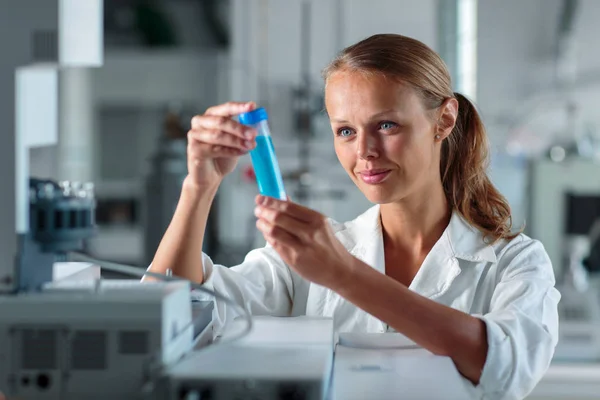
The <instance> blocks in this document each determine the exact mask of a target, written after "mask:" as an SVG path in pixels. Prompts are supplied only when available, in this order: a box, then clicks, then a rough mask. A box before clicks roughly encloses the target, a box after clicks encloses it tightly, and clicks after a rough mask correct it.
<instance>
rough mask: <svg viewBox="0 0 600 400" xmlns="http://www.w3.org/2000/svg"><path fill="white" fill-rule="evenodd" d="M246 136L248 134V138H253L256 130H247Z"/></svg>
mask: <svg viewBox="0 0 600 400" xmlns="http://www.w3.org/2000/svg"><path fill="white" fill-rule="evenodd" d="M244 136H246V138H248V139H252V138H253V137H254V130H253V129H248V130H246V133H244Z"/></svg>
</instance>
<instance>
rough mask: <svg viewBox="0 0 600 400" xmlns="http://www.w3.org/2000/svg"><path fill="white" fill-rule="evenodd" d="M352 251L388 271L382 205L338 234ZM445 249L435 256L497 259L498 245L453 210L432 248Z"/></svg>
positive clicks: (438, 250)
mask: <svg viewBox="0 0 600 400" xmlns="http://www.w3.org/2000/svg"><path fill="white" fill-rule="evenodd" d="M337 236H338V239H340V241H341V242H342V244H344V246H345V247H346V248H347V249H350V253H351V254H352V255H354V256H356V257H358V258H360V259H361V260H363V261H364V262H366V263H367V264H369V265H371V266H372V267H373V268H375V269H377V270H378V271H380V272H381V273H384V274H385V254H384V247H383V234H382V230H381V218H380V208H379V205H376V206H374V207H371V208H370V209H369V210H367V211H366V212H365V213H363V214H362V215H360V216H359V217H357V218H356V219H355V220H353V221H351V222H349V223H347V224H345V226H344V229H342V230H340V231H339V232H338V234H337ZM433 251H435V252H436V253H438V252H441V253H442V254H437V255H436V257H435V258H439V259H440V260H442V259H446V260H447V259H448V258H453V259H461V260H465V261H471V262H481V261H487V262H496V261H497V258H496V253H495V251H494V248H493V247H492V246H490V245H488V244H487V243H485V241H484V237H483V234H482V233H481V232H480V231H479V230H478V229H476V228H474V227H472V226H471V225H470V224H469V223H468V222H466V221H465V220H464V219H463V217H462V216H461V215H460V214H459V213H458V212H457V211H453V212H452V216H451V218H450V223H449V224H448V227H447V228H446V230H445V231H444V233H443V234H442V237H441V238H440V240H439V241H438V243H437V244H436V246H434V248H433V249H432V252H433Z"/></svg>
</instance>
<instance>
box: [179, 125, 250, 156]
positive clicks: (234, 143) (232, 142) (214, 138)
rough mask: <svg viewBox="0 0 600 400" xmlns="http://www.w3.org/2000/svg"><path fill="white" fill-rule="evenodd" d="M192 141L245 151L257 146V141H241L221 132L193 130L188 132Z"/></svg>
mask: <svg viewBox="0 0 600 400" xmlns="http://www.w3.org/2000/svg"><path fill="white" fill-rule="evenodd" d="M188 139H189V140H190V141H197V142H200V143H206V144H212V145H217V146H224V147H231V148H234V149H240V150H244V151H249V150H252V149H253V148H254V147H255V146H256V141H255V140H253V139H249V140H246V139H240V138H239V137H237V136H234V135H232V134H230V133H228V132H225V131H220V130H212V129H211V130H206V129H203V130H191V131H189V132H188Z"/></svg>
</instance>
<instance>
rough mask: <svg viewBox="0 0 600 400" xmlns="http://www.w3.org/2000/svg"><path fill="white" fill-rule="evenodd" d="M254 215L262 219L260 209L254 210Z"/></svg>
mask: <svg viewBox="0 0 600 400" xmlns="http://www.w3.org/2000/svg"><path fill="white" fill-rule="evenodd" d="M254 215H256V216H257V217H260V207H255V208H254Z"/></svg>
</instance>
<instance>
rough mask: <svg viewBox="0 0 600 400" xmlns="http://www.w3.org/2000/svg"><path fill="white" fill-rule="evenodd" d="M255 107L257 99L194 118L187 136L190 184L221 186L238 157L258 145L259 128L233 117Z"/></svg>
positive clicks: (228, 104) (212, 109) (227, 106)
mask: <svg viewBox="0 0 600 400" xmlns="http://www.w3.org/2000/svg"><path fill="white" fill-rule="evenodd" d="M255 108H256V104H254V103H253V102H249V103H236V102H229V103H225V104H221V105H218V106H214V107H211V108H209V109H208V110H206V112H205V113H204V114H203V115H196V116H195V117H194V118H192V127H191V129H190V131H189V132H188V135H187V137H188V146H187V164H188V177H187V179H186V181H187V183H188V184H191V185H194V186H196V187H206V186H218V185H219V184H220V183H221V181H222V179H223V178H224V177H225V175H227V174H228V173H230V172H232V171H233V170H234V169H235V166H236V164H237V160H238V158H239V157H240V156H242V155H244V154H246V153H248V152H249V151H250V150H252V149H253V148H254V146H255V145H256V142H255V140H254V139H255V137H256V130H254V129H252V128H250V127H248V126H244V125H242V124H240V123H238V122H236V121H234V120H233V119H232V117H233V116H235V115H237V114H240V113H243V112H248V111H252V110H254V109H255Z"/></svg>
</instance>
